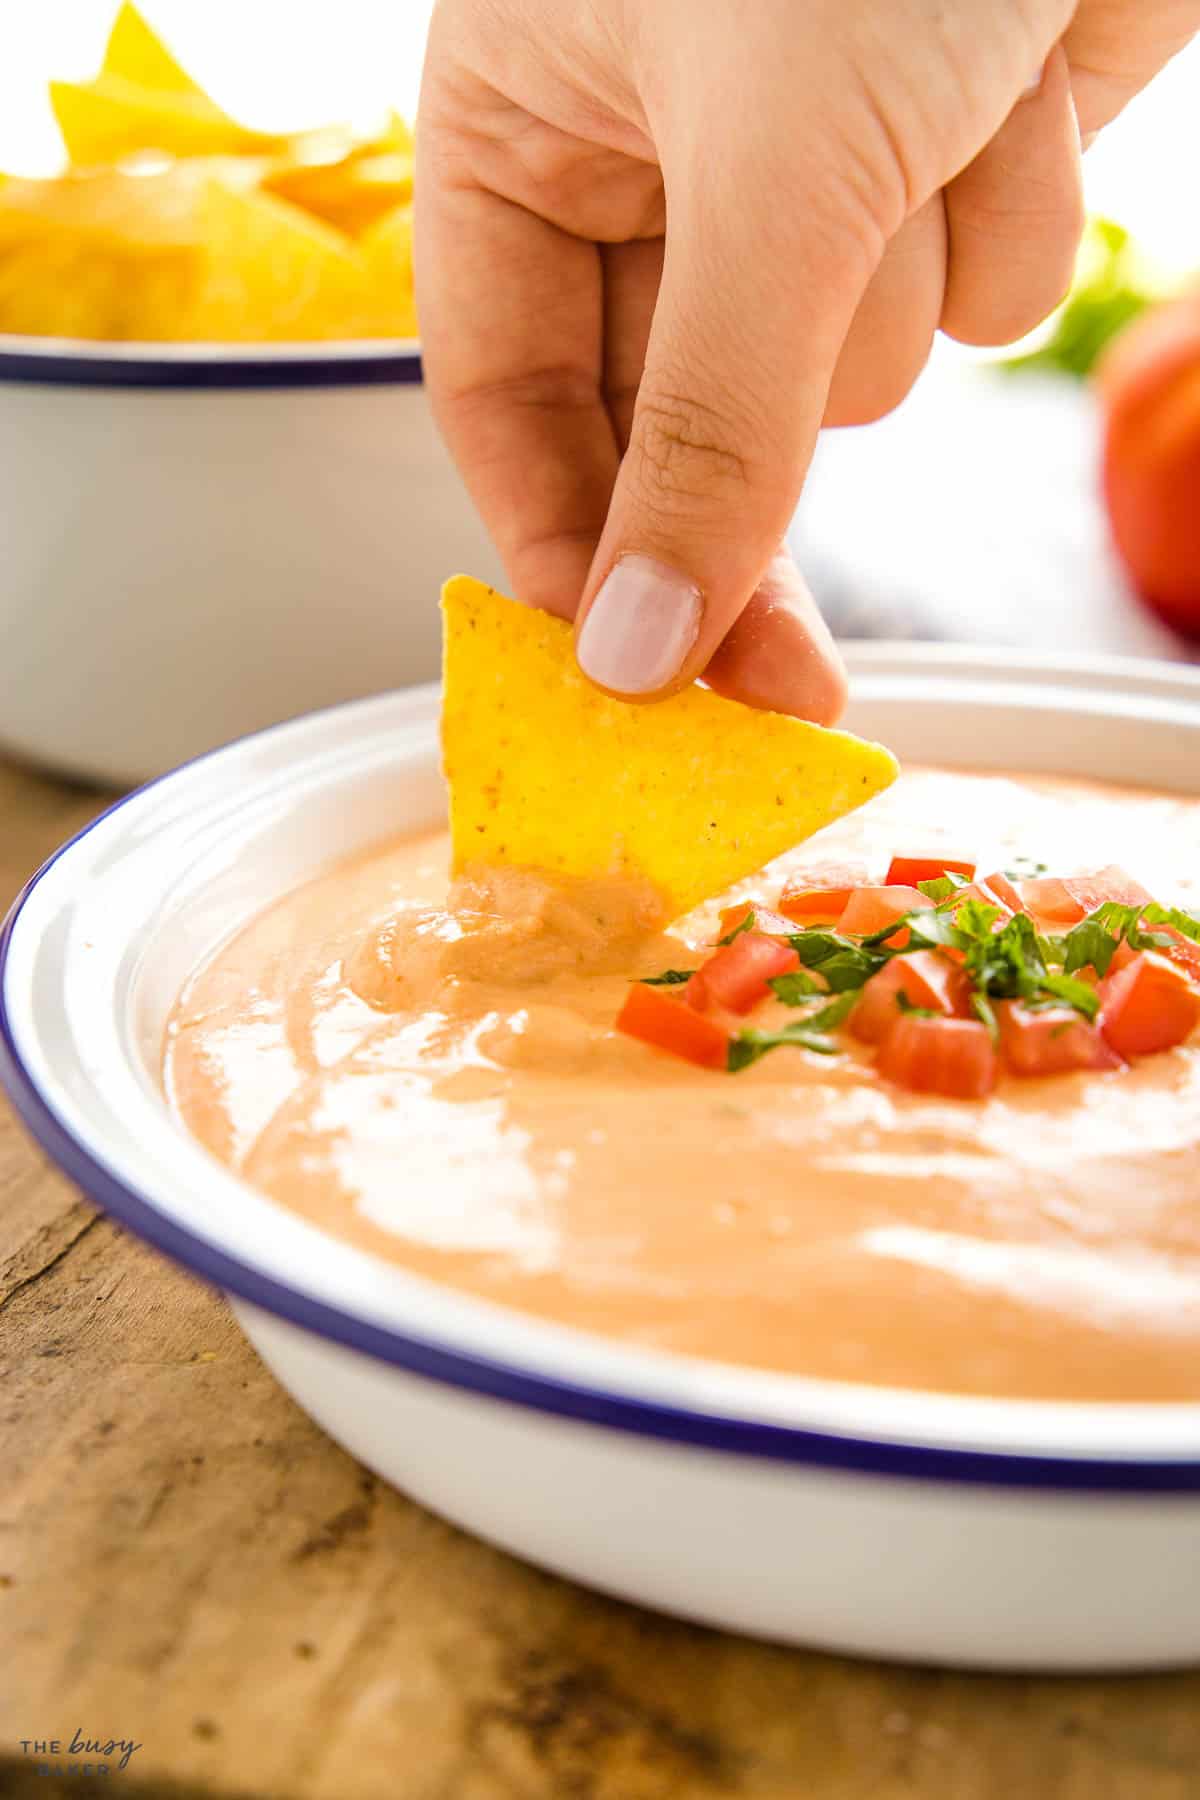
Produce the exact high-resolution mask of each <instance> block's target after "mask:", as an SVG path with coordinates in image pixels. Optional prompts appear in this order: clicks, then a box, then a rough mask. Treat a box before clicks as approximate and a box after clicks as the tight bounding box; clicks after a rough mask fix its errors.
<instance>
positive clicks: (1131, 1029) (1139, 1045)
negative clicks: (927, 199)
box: [1100, 950, 1200, 1056]
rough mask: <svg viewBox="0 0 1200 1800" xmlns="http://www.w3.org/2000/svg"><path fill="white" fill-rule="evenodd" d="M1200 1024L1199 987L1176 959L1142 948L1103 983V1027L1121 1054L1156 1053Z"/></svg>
mask: <svg viewBox="0 0 1200 1800" xmlns="http://www.w3.org/2000/svg"><path fill="white" fill-rule="evenodd" d="M1197 1025H1200V990H1197V989H1196V988H1195V987H1193V985H1192V983H1191V982H1190V981H1189V980H1188V978H1187V975H1186V973H1185V971H1184V970H1183V969H1181V968H1180V967H1179V966H1178V965H1177V964H1176V963H1173V962H1168V961H1167V959H1166V958H1165V957H1162V956H1156V955H1154V954H1153V953H1152V952H1149V951H1145V950H1143V951H1139V952H1138V954H1137V955H1136V956H1134V957H1133V959H1132V960H1131V961H1130V962H1128V963H1126V965H1125V967H1124V968H1123V969H1118V970H1117V972H1116V974H1115V975H1113V974H1109V975H1106V976H1105V978H1104V980H1103V981H1102V982H1101V983H1100V1029H1101V1031H1102V1032H1103V1033H1104V1036H1105V1037H1106V1039H1107V1040H1108V1042H1109V1043H1110V1044H1111V1045H1112V1047H1113V1049H1114V1050H1115V1051H1116V1052H1117V1054H1118V1055H1119V1056H1153V1055H1154V1054H1155V1052H1156V1051H1159V1050H1171V1049H1173V1048H1174V1046H1175V1045H1176V1044H1182V1042H1183V1040H1184V1039H1185V1038H1188V1037H1190V1036H1191V1035H1192V1033H1193V1031H1195V1029H1196V1027H1197Z"/></svg>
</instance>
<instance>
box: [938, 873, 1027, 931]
mask: <svg viewBox="0 0 1200 1800" xmlns="http://www.w3.org/2000/svg"><path fill="white" fill-rule="evenodd" d="M965 900H978V901H979V903H980V905H981V906H995V907H998V908H999V910H1000V912H1001V913H1002V914H1003V918H1001V919H1000V920H998V921H997V923H998V924H1000V925H1002V924H1003V923H1004V919H1005V918H1009V919H1010V918H1011V917H1012V915H1013V910H1014V909H1013V908H1012V907H1011V906H1010V905H1009V904H1008V901H1007V900H1004V899H1002V898H1001V897H1000V895H999V894H998V893H997V892H996V890H995V888H994V887H992V885H991V883H990V882H987V881H969V882H968V883H967V885H966V887H963V888H959V890H958V892H957V893H956V894H955V896H954V900H953V910H954V911H955V912H957V911H958V909H959V907H960V906H961V905H962V904H963V902H964V901H965ZM1017 910H1018V911H1019V910H1020V908H1019V907H1018V908H1017Z"/></svg>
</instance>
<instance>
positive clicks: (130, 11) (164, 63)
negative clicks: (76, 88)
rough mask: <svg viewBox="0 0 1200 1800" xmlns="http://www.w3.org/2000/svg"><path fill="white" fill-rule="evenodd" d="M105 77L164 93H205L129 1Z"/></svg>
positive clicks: (108, 52)
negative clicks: (130, 82)
mask: <svg viewBox="0 0 1200 1800" xmlns="http://www.w3.org/2000/svg"><path fill="white" fill-rule="evenodd" d="M101 74H103V75H115V76H116V77H117V79H118V80H119V81H132V82H135V83H137V84H138V85H139V86H141V87H146V88H154V89H156V90H157V91H158V92H159V93H163V94H199V95H201V96H203V94H204V90H203V88H200V87H197V85H196V83H195V82H194V81H193V80H192V78H191V76H190V75H189V74H188V73H187V71H186V70H185V69H182V68H181V67H180V65H179V64H178V63H177V62H176V61H175V58H174V57H173V56H172V55H171V52H170V51H169V50H168V49H167V47H166V45H165V44H164V43H163V41H162V39H161V38H160V37H159V36H158V34H157V33H156V32H154V31H152V30H151V28H150V26H149V25H147V23H146V21H145V19H143V17H142V15H141V13H140V12H139V11H138V9H137V7H136V6H131V5H130V4H129V0H125V4H124V5H123V6H122V7H121V10H120V12H118V14H117V16H116V18H115V20H114V21H113V28H112V30H111V32H110V33H109V36H108V46H107V48H106V49H105V52H104V62H103V65H102V67H101Z"/></svg>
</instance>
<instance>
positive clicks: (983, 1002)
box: [971, 993, 1000, 1044]
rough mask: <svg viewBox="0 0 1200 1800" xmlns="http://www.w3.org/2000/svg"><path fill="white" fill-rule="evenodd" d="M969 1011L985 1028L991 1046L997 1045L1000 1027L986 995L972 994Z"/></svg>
mask: <svg viewBox="0 0 1200 1800" xmlns="http://www.w3.org/2000/svg"><path fill="white" fill-rule="evenodd" d="M971 1011H972V1012H973V1013H974V1014H975V1017H976V1018H977V1019H978V1020H979V1023H980V1024H981V1025H986V1026H987V1030H988V1036H989V1037H990V1038H991V1040H992V1042H993V1044H998V1043H999V1042H1000V1025H999V1022H998V1020H997V1018H996V1009H995V1007H994V1006H993V1005H992V1003H991V1001H990V1000H989V999H988V997H987V995H986V994H980V993H974V994H972V995H971Z"/></svg>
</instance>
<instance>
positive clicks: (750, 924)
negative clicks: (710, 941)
mask: <svg viewBox="0 0 1200 1800" xmlns="http://www.w3.org/2000/svg"><path fill="white" fill-rule="evenodd" d="M756 916H757V915H756V914H755V911H754V908H753V907H751V908H750V911H749V912H748V913H747V914H746V916H745V918H744V919H743V920H742V922H741V924H740V925H735V926H734V928H733V930H732V931H727V932H726V933H725V936H724V937H723V938H718V939H717V949H718V950H723V949H724V948H725V946H726V944H732V942H733V940H734V938H735V937H741V935H742V933H743V931H753V930H754V922H755V918H756Z"/></svg>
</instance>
